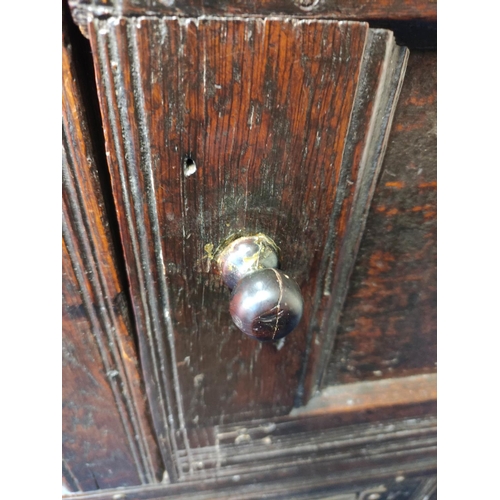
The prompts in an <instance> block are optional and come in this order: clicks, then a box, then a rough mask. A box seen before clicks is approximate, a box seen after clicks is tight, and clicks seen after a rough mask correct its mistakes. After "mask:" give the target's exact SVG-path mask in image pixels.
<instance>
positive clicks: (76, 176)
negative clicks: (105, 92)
mask: <svg viewBox="0 0 500 500" xmlns="http://www.w3.org/2000/svg"><path fill="white" fill-rule="evenodd" d="M62 56H63V58H62V61H63V99H62V111H63V120H62V122H63V134H62V139H63V149H62V152H63V156H62V159H63V252H62V257H63V304H62V305H63V337H62V344H63V345H62V348H63V349H62V351H63V359H62V369H63V412H62V413H63V483H64V485H65V487H66V489H67V490H70V491H78V490H83V491H88V490H96V489H101V488H112V487H116V486H127V485H129V486H132V485H140V484H148V483H154V482H156V481H157V479H160V478H161V475H162V471H163V467H162V465H161V462H160V460H159V456H158V450H157V446H156V443H155V441H154V438H153V433H152V430H151V425H150V422H149V419H148V417H147V405H146V401H145V396H144V391H143V388H142V387H141V381H140V377H139V372H138V366H137V356H136V352H135V349H134V345H133V341H132V338H131V333H130V332H131V325H130V322H129V316H128V309H127V305H126V299H125V297H124V293H123V287H122V284H121V282H120V277H119V274H118V272H117V266H116V261H115V258H114V249H113V247H112V243H111V237H110V234H109V228H108V223H107V214H106V211H105V209H104V201H103V199H102V195H101V191H100V183H99V175H98V171H97V166H96V162H95V158H94V151H93V147H92V141H91V140H90V135H89V129H88V126H87V116H86V113H85V110H84V107H83V104H82V97H81V93H80V89H79V82H78V80H77V72H76V69H75V66H74V62H73V48H72V46H71V43H70V41H69V38H68V35H67V31H65V33H64V35H63V54H62Z"/></svg>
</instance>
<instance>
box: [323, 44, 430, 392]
mask: <svg viewBox="0 0 500 500" xmlns="http://www.w3.org/2000/svg"><path fill="white" fill-rule="evenodd" d="M436 80H437V78H436V53H435V52H412V55H411V56H410V61H409V64H408V70H407V75H406V78H405V83H404V85H403V89H402V92H401V97H400V100H399V104H398V107H397V110H396V115H395V118H394V125H393V128H392V132H391V138H390V142H389V146H388V149H387V154H386V156H385V160H384V166H383V173H382V176H381V179H380V182H379V184H378V186H377V189H376V192H375V196H374V198H373V202H372V207H371V209H370V214H369V216H368V221H367V225H366V231H365V234H364V236H363V241H362V244H361V248H360V251H359V255H358V260H357V263H356V268H355V270H354V272H353V275H352V279H351V285H350V287H351V288H350V291H349V294H348V298H347V300H346V303H345V308H344V311H343V315H342V320H341V325H340V329H339V332H338V335H337V343H336V346H335V349H334V353H333V356H332V360H331V362H330V364H329V367H328V376H327V378H326V383H327V384H329V385H331V384H344V383H349V382H354V381H361V380H370V379H377V378H380V377H382V378H384V377H396V376H405V375H410V374H413V373H429V372H434V371H435V370H436V364H435V363H436V305H437V304H436V243H437V241H436V221H437V215H436V212H437V204H436Z"/></svg>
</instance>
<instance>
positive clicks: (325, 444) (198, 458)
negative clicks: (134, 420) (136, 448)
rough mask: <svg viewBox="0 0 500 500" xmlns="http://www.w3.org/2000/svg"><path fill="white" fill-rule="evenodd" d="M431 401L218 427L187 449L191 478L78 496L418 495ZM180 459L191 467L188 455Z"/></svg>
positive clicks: (429, 452) (431, 434) (430, 435)
mask: <svg viewBox="0 0 500 500" xmlns="http://www.w3.org/2000/svg"><path fill="white" fill-rule="evenodd" d="M375 383H377V384H380V383H381V382H380V381H379V382H375ZM368 384H371V383H368ZM435 406H436V405H435V400H430V401H428V402H427V403H425V404H418V405H412V404H410V405H402V406H393V407H392V408H389V407H379V406H377V405H376V404H375V405H374V406H372V407H371V408H370V409H369V410H367V411H365V412H356V413H352V412H350V411H347V412H344V411H343V410H342V409H336V410H335V411H334V413H330V412H328V411H326V412H322V413H320V414H309V415H307V414H303V415H300V416H296V417H290V416H286V417H276V418H273V419H267V420H261V421H248V422H242V423H240V424H234V425H223V426H216V427H215V428H214V429H213V432H214V434H213V438H214V441H213V442H212V443H211V444H210V445H207V446H204V447H202V448H197V449H193V450H192V454H193V459H194V460H195V463H196V464H197V471H196V473H195V474H194V475H193V476H192V477H191V478H190V480H189V481H182V482H179V483H177V484H170V485H156V486H146V487H141V488H123V489H122V488H119V489H114V490H109V491H102V492H99V493H97V492H96V493H91V494H86V495H81V496H80V495H78V496H75V498H85V499H89V500H90V499H95V500H97V499H99V500H104V499H106V500H107V499H116V498H122V499H136V500H140V499H159V498H166V497H168V498H196V499H208V498H243V499H250V498H263V497H265V498H316V499H321V498H325V497H327V496H328V495H334V494H351V495H355V496H354V498H356V499H358V500H359V499H361V498H368V497H369V494H368V493H367V492H368V491H369V492H370V493H374V489H375V488H377V487H378V488H379V489H378V490H376V491H378V492H380V493H384V494H385V495H384V496H382V498H413V499H415V500H416V499H419V500H421V498H422V496H420V497H419V496H418V495H417V492H420V494H422V492H427V493H430V492H431V491H432V488H433V487H434V486H435V472H436V418H435ZM181 466H182V467H185V468H186V469H187V468H188V467H189V462H188V460H187V457H186V454H184V456H183V461H182V463H181ZM381 486H382V487H381ZM115 495H116V496H115ZM119 495H122V496H121V497H120V496H119ZM342 500H345V499H342Z"/></svg>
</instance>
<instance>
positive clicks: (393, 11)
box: [69, 0, 437, 32]
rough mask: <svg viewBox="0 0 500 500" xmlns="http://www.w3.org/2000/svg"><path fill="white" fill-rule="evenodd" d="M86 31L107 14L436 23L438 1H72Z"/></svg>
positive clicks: (77, 19)
mask: <svg viewBox="0 0 500 500" xmlns="http://www.w3.org/2000/svg"><path fill="white" fill-rule="evenodd" d="M69 4H70V6H71V8H72V13H73V17H74V19H75V21H76V23H77V24H79V25H80V26H81V28H82V30H83V31H85V32H86V25H87V21H88V17H89V15H90V16H91V17H103V16H130V17H134V16H151V15H156V16H165V15H177V16H193V17H194V16H201V15H217V16H259V17H261V16H262V17H263V16H271V15H286V16H299V17H301V18H316V17H321V18H329V19H338V20H357V21H368V22H373V21H375V22H376V21H379V22H380V21H385V22H387V21H411V22H412V23H413V29H416V28H417V25H416V23H422V22H434V23H435V22H436V19H437V1H436V0H363V1H357V0H257V1H255V0H237V1H235V0H233V1H228V0H224V1H214V0H181V1H179V0H177V1H176V0H121V1H118V0H115V1H113V0H70V1H69Z"/></svg>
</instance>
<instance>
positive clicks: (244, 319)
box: [216, 234, 304, 341]
mask: <svg viewBox="0 0 500 500" xmlns="http://www.w3.org/2000/svg"><path fill="white" fill-rule="evenodd" d="M278 252H279V250H278V247H277V245H276V244H275V243H274V241H273V240H271V238H269V237H267V236H266V235H264V234H257V235H254V236H243V237H241V238H237V239H235V240H233V241H231V242H230V243H228V244H227V245H225V246H224V247H223V248H222V249H221V250H220V251H219V252H218V255H217V257H216V261H217V265H218V267H219V271H220V274H221V277H222V280H223V281H224V283H225V284H226V285H227V286H228V287H229V288H230V289H231V290H232V293H231V298H230V303H229V312H230V313H231V317H232V318H233V321H234V323H235V325H236V326H237V327H238V328H239V329H240V330H241V331H242V332H243V333H245V334H246V335H248V336H250V337H253V338H256V339H257V340H261V341H266V340H278V339H281V338H283V337H285V336H286V335H288V334H289V333H290V332H291V331H292V330H293V329H294V328H295V327H296V326H297V325H298V323H299V321H300V318H301V317H302V311H303V308H304V301H303V300H302V295H301V293H300V289H299V287H298V285H297V283H295V281H294V280H292V279H291V278H290V277H288V276H287V275H286V274H285V273H284V272H283V271H280V270H278V269H277V267H278Z"/></svg>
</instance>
